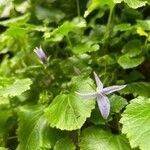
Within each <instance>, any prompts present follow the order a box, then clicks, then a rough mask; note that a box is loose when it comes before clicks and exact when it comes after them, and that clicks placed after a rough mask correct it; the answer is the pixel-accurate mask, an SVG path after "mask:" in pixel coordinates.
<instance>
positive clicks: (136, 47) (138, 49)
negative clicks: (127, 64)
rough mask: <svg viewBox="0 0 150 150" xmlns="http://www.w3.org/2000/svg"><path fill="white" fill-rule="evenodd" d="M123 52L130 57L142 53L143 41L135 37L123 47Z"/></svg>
mask: <svg viewBox="0 0 150 150" xmlns="http://www.w3.org/2000/svg"><path fill="white" fill-rule="evenodd" d="M122 53H124V54H126V55H127V56H129V57H135V56H138V55H139V54H140V53H142V42H141V41H140V40H137V39H134V40H131V41H129V42H128V43H127V44H126V45H125V46H124V47H123V49H122Z"/></svg>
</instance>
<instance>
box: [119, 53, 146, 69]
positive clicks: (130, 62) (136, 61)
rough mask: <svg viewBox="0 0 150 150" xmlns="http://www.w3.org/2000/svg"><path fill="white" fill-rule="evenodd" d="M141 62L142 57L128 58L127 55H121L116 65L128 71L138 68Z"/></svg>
mask: <svg viewBox="0 0 150 150" xmlns="http://www.w3.org/2000/svg"><path fill="white" fill-rule="evenodd" d="M143 61H144V57H134V58H130V57H129V56H127V55H122V56H120V57H119V59H118V64H119V65H120V66H121V67H122V68H124V69H129V68H134V67H137V66H139V65H140V64H141V63H142V62H143Z"/></svg>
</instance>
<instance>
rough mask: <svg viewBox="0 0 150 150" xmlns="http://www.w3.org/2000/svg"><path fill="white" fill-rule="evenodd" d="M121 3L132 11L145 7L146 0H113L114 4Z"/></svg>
mask: <svg viewBox="0 0 150 150" xmlns="http://www.w3.org/2000/svg"><path fill="white" fill-rule="evenodd" d="M122 1H124V2H125V3H127V4H128V5H129V7H131V8H134V9H136V8H139V7H142V6H145V5H146V4H147V3H148V1H147V0H114V2H115V3H121V2H122Z"/></svg>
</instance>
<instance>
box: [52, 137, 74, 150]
mask: <svg viewBox="0 0 150 150" xmlns="http://www.w3.org/2000/svg"><path fill="white" fill-rule="evenodd" d="M60 149H61V150H75V149H76V147H75V145H74V144H73V142H72V141H71V140H70V139H60V140H59V141H57V142H56V144H55V146H54V150H60Z"/></svg>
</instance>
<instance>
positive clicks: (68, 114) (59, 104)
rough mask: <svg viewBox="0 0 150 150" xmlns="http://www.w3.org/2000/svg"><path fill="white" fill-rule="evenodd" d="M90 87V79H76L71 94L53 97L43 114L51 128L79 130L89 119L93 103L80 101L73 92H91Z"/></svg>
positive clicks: (91, 101)
mask: <svg viewBox="0 0 150 150" xmlns="http://www.w3.org/2000/svg"><path fill="white" fill-rule="evenodd" d="M77 79H78V78H77ZM77 79H76V80H77ZM91 85H93V82H92V80H91V79H82V80H81V79H78V82H77V83H76V85H74V87H73V89H72V93H70V94H60V95H58V96H56V97H55V99H54V100H53V102H52V103H51V104H50V105H49V107H48V108H47V109H46V112H45V113H46V116H47V118H48V121H49V123H50V126H51V127H56V128H59V129H61V130H75V129H79V128H81V126H82V125H83V124H84V123H85V121H86V119H87V118H88V117H90V114H91V111H92V109H93V108H94V106H95V101H94V100H85V99H82V98H80V97H79V96H77V95H76V94H75V92H76V91H81V92H82V91H84V92H85V93H86V92H89V91H91V90H93V88H92V87H91Z"/></svg>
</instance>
